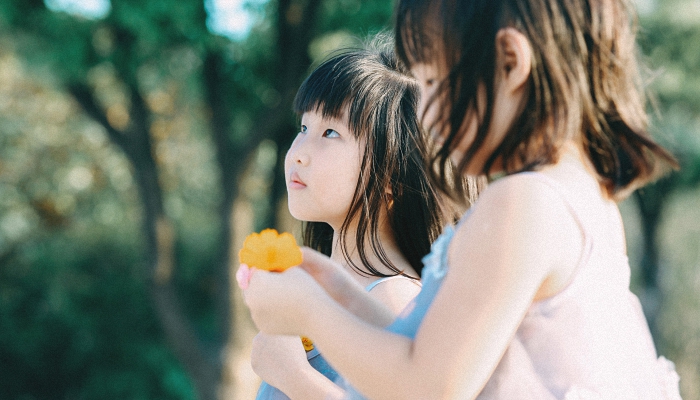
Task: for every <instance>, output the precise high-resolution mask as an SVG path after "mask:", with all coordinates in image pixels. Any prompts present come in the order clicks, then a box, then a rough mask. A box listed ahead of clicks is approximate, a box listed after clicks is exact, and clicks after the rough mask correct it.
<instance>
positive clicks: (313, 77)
mask: <svg viewBox="0 0 700 400" xmlns="http://www.w3.org/2000/svg"><path fill="white" fill-rule="evenodd" d="M405 72H406V70H405V69H404V68H402V67H401V65H400V64H399V63H398V61H397V59H396V57H395V56H394V52H393V49H392V47H391V46H389V45H388V44H381V43H378V42H377V43H375V44H374V45H373V46H372V47H371V48H367V49H361V50H353V51H348V52H344V53H341V54H337V55H335V56H333V57H331V58H330V59H328V60H326V61H324V62H323V63H322V64H320V65H319V66H318V67H317V68H316V69H315V70H314V71H313V72H312V73H311V74H310V75H309V76H308V77H307V78H306V80H305V81H304V83H302V85H301V87H300V88H299V91H298V92H297V95H296V98H295V100H294V111H295V112H296V113H297V114H299V115H302V114H303V113H305V112H319V113H320V114H322V115H323V117H325V118H336V119H341V120H342V119H343V118H344V117H345V116H346V117H347V123H348V127H349V128H350V130H351V131H352V132H353V134H354V135H355V137H357V138H358V139H360V138H363V139H364V140H365V143H366V146H365V149H364V154H363V156H362V164H361V166H360V177H359V179H358V182H357V186H356V189H355V194H354V196H353V199H352V202H351V204H350V208H349V211H348V215H347V216H346V218H345V221H344V222H343V225H342V227H341V228H340V232H339V238H340V247H341V249H342V252H343V256H344V257H345V259H346V260H347V261H348V262H349V263H350V265H351V266H352V267H353V268H354V269H355V270H356V271H358V272H359V273H361V274H363V275H366V276H381V277H385V276H392V275H397V274H403V271H402V270H400V269H398V268H397V267H396V266H395V265H393V264H392V263H391V261H390V260H389V258H388V257H387V255H386V253H385V251H384V248H383V247H382V244H381V242H380V240H379V233H378V232H379V228H380V225H381V222H382V221H380V218H379V217H380V215H381V214H380V212H381V211H382V210H385V212H386V213H387V214H386V215H387V216H388V219H389V223H390V225H391V230H392V232H393V235H394V239H395V241H396V244H397V245H398V247H399V250H400V251H401V253H403V255H404V257H405V258H406V260H407V261H408V263H409V264H410V265H411V267H413V269H414V270H415V271H416V272H417V273H418V274H420V273H421V270H422V268H423V264H422V262H421V258H422V257H423V256H425V255H426V254H427V253H428V252H429V251H430V244H431V243H432V241H433V240H434V239H435V238H436V237H437V235H438V234H439V232H440V230H441V228H442V216H441V212H440V207H439V204H438V199H437V195H436V191H435V190H434V189H433V188H432V186H431V184H430V182H429V177H428V174H427V171H426V167H425V162H424V160H425V154H424V149H425V143H424V136H423V134H422V133H421V129H420V125H419V121H418V117H417V106H418V96H419V93H418V87H417V85H416V83H415V82H414V81H413V80H412V79H411V78H410V77H408V76H407V75H406V73H405ZM354 221H357V233H356V237H355V244H356V247H357V250H358V253H359V256H360V259H361V260H362V265H356V264H354V263H353V262H352V261H351V260H350V257H349V252H348V246H347V240H348V239H347V238H346V233H347V230H348V228H349V226H350V224H351V223H352V222H354ZM303 241H304V245H307V246H309V247H311V248H314V249H316V250H318V251H320V252H322V253H324V254H326V255H330V253H331V250H332V247H333V229H332V228H331V226H330V225H328V224H327V223H323V222H307V223H305V225H304V229H303ZM367 244H369V247H370V249H367ZM368 250H371V251H372V253H374V254H375V255H376V256H377V258H378V259H379V260H380V262H381V263H382V264H383V265H385V266H386V267H388V268H389V269H391V271H393V272H394V273H393V274H392V275H387V274H384V273H382V272H380V271H379V270H378V269H377V268H376V267H375V266H373V265H372V264H371V262H370V261H369V259H368V257H367V252H368Z"/></svg>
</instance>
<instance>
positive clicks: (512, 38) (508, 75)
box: [496, 28, 532, 90]
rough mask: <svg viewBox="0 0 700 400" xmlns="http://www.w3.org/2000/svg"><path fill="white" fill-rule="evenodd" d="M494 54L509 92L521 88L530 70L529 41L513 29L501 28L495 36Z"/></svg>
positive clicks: (530, 54) (530, 50)
mask: <svg viewBox="0 0 700 400" xmlns="http://www.w3.org/2000/svg"><path fill="white" fill-rule="evenodd" d="M496 54H497V60H498V63H497V65H498V68H499V69H500V70H501V72H502V74H503V80H504V83H505V84H507V85H508V87H509V89H511V90H517V89H519V88H520V87H522V86H523V85H524V84H525V83H526V82H527V80H528V78H529V77H530V72H531V68H532V49H531V48H530V41H529V40H528V39H527V38H526V37H525V35H523V34H522V33H521V32H520V31H518V30H517V29H515V28H503V29H501V30H499V31H498V33H497V34H496Z"/></svg>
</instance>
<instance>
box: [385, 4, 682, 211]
mask: <svg viewBox="0 0 700 400" xmlns="http://www.w3.org/2000/svg"><path fill="white" fill-rule="evenodd" d="M396 27H397V28H396V40H397V49H398V55H399V57H400V58H401V59H402V61H403V62H404V63H405V64H406V65H409V66H410V65H415V64H419V63H426V64H430V65H437V66H438V67H440V66H442V67H443V68H445V70H447V71H449V73H448V74H447V78H446V79H445V80H444V82H441V85H440V89H439V94H437V95H436V96H440V100H441V102H442V104H443V108H442V109H443V110H444V111H443V115H441V116H440V117H439V119H438V122H437V123H436V126H435V127H434V128H435V129H438V130H439V131H440V132H442V134H443V135H444V136H445V138H446V139H445V141H444V143H443V145H442V146H441V147H440V148H439V149H437V150H436V151H435V152H434V154H435V156H434V157H433V160H432V161H433V164H434V165H435V166H436V167H437V168H436V170H437V171H438V173H437V176H436V179H437V181H438V183H439V184H440V185H441V186H443V185H444V184H445V182H446V176H445V175H446V170H447V169H446V165H447V164H448V163H449V154H450V152H451V150H452V149H453V148H454V146H455V144H456V143H459V142H460V139H461V138H462V135H463V133H464V132H462V131H460V127H461V126H462V124H463V122H464V119H465V115H467V114H468V112H469V111H470V110H471V109H474V108H476V107H478V106H477V101H476V98H477V87H478V86H480V85H483V87H485V88H486V100H487V101H486V105H485V107H484V109H483V110H479V111H480V112H481V114H480V115H483V118H482V121H480V123H479V128H478V130H477V134H476V137H475V139H474V141H473V142H472V143H471V145H470V146H469V148H467V150H466V153H465V156H464V157H463V159H462V161H461V163H460V165H459V166H458V167H457V168H456V170H457V172H461V171H463V170H464V169H465V168H466V167H467V165H468V164H469V161H470V159H471V158H472V157H473V155H474V154H475V153H476V152H477V151H478V150H479V148H480V147H481V146H482V144H483V143H484V139H485V137H486V135H487V132H488V125H489V122H490V121H491V118H492V112H493V99H494V78H495V69H496V35H497V33H498V32H499V30H500V29H501V28H504V27H512V28H515V29H517V30H518V31H519V32H520V33H521V34H523V35H524V36H525V37H526V38H527V39H528V41H529V44H530V47H531V51H532V60H531V74H530V77H529V81H528V84H527V85H528V87H527V91H526V95H525V98H524V99H523V104H522V110H523V111H522V112H521V113H520V114H519V116H517V117H516V118H515V120H514V121H513V123H512V125H511V127H510V131H509V132H507V134H506V135H505V136H504V139H503V141H502V142H501V143H500V145H499V146H497V147H496V149H495V150H494V151H493V152H492V153H491V155H490V157H489V158H488V159H487V161H486V162H485V164H484V165H483V167H482V172H483V173H485V174H488V172H489V171H490V170H491V169H492V167H494V166H495V165H494V164H495V163H497V162H502V164H503V165H502V167H503V170H504V171H505V172H506V173H512V172H517V171H520V170H529V169H536V168H537V167H539V166H543V165H547V164H551V163H554V162H556V161H557V158H558V155H559V154H558V153H559V150H560V149H561V145H562V143H563V142H564V141H566V140H568V139H571V138H573V139H575V140H580V141H581V142H582V143H583V145H584V149H585V150H586V153H587V155H588V157H589V158H590V160H591V161H592V163H593V165H594V166H595V168H596V170H597V173H598V176H599V179H600V181H601V184H602V186H603V187H604V188H605V190H606V191H607V193H608V194H609V195H610V196H612V197H614V198H621V197H624V196H625V195H626V194H628V193H629V192H630V191H631V190H633V189H635V188H636V187H638V186H640V185H642V184H644V183H646V182H648V181H649V180H651V179H653V178H655V177H656V176H658V174H659V173H660V172H661V171H662V170H664V168H663V167H664V166H668V165H671V166H676V163H675V160H674V159H673V157H672V156H671V155H670V154H669V153H667V152H666V151H665V150H664V149H663V148H661V147H660V146H659V145H657V144H656V143H655V142H654V141H652V139H651V138H650V137H649V135H648V134H647V131H646V129H647V117H646V112H645V105H644V95H643V92H642V89H641V84H640V78H639V73H638V64H637V63H638V62H637V59H636V45H635V19H634V13H633V11H632V8H631V6H630V4H629V2H628V1H625V0H600V1H590V0H503V1H498V0H471V1H465V0H441V1H434V0H401V1H400V2H399V5H398V9H397V19H396ZM579 134H580V135H581V136H580V137H578V136H576V135H579Z"/></svg>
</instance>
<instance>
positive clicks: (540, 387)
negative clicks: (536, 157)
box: [478, 172, 680, 400]
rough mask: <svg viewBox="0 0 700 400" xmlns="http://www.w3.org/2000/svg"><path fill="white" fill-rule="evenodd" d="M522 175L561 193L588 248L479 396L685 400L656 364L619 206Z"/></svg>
mask: <svg viewBox="0 0 700 400" xmlns="http://www.w3.org/2000/svg"><path fill="white" fill-rule="evenodd" d="M516 175H520V177H519V178H518V179H523V178H524V179H533V180H534V181H533V182H532V183H533V185H538V184H539V185H538V186H541V187H542V188H543V190H547V188H551V189H552V190H554V191H555V192H557V193H558V194H559V195H560V197H561V198H562V200H563V201H564V202H565V204H566V205H567V207H568V208H569V209H570V211H571V213H572V215H573V216H574V218H575V219H576V220H577V222H578V224H579V225H580V228H581V231H582V232H583V235H584V242H585V244H584V251H583V254H582V255H581V258H580V261H579V264H578V266H577V267H576V270H575V273H574V275H573V278H572V279H571V281H570V283H569V284H568V286H567V287H566V289H564V290H563V291H562V292H560V293H558V294H557V295H555V296H553V297H551V298H548V299H546V300H544V301H540V302H536V303H534V304H533V305H532V306H531V307H530V309H529V310H528V312H527V315H526V316H525V318H524V319H523V321H522V323H521V325H520V327H519V328H518V330H517V333H516V335H515V338H514V339H513V342H512V343H511V345H510V346H509V348H508V350H507V351H506V354H505V355H504V357H503V358H502V360H501V362H500V363H499V365H498V367H497V369H496V371H495V372H494V374H493V375H492V377H491V379H490V380H489V382H488V383H487V385H486V387H485V388H484V390H483V391H482V393H481V394H480V395H479V397H478V398H479V399H509V400H519V399H538V400H540V399H542V400H546V399H566V400H579V399H580V400H583V399H586V400H588V399H605V400H607V399H615V400H624V399H630V400H632V399H634V400H646V399H648V400H663V399H673V400H677V399H680V394H679V390H678V380H679V378H678V375H677V374H676V372H675V370H674V367H673V364H672V363H671V362H670V361H668V360H666V359H665V358H663V357H661V358H658V359H657V354H656V350H655V348H654V343H653V341H652V338H651V334H650V333H649V328H648V325H647V322H646V319H645V318H644V314H643V313H642V308H641V306H640V303H639V300H638V299H637V297H636V296H635V295H634V294H633V293H631V292H630V290H629V284H630V267H629V263H628V260H627V256H626V249H625V245H624V234H623V233H622V232H623V230H622V220H621V218H620V214H619V210H618V208H617V205H616V204H615V203H613V202H611V201H605V200H603V199H601V198H599V196H596V197H595V198H592V197H591V198H577V197H575V196H573V195H572V194H571V193H568V192H567V191H566V189H565V188H564V187H563V186H561V185H560V184H559V183H558V182H557V181H555V180H553V179H551V178H549V177H547V176H546V175H544V174H541V173H536V172H533V173H524V174H516ZM573 178H574V179H583V180H585V179H586V178H588V177H586V176H583V175H582V176H574V177H573ZM505 179H508V178H505ZM543 184H544V185H543ZM596 184H597V183H596ZM618 232H619V233H618Z"/></svg>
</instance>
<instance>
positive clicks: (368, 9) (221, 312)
mask: <svg viewBox="0 0 700 400" xmlns="http://www.w3.org/2000/svg"><path fill="white" fill-rule="evenodd" d="M636 5H637V7H638V11H639V18H640V35H639V44H640V52H641V54H642V58H643V59H644V60H645V63H646V65H647V68H646V69H645V79H646V85H647V87H648V89H649V91H650V93H652V94H653V96H652V101H650V103H649V110H650V112H651V113H652V122H653V133H654V135H655V136H656V137H657V138H658V140H659V141H660V142H662V143H663V144H665V145H666V146H667V147H668V148H669V149H671V150H672V151H673V152H674V153H675V154H676V155H677V156H678V158H679V159H680V162H681V165H682V169H681V170H680V171H679V172H676V173H673V174H671V175H669V176H668V177H666V178H664V179H662V180H660V181H659V182H657V183H655V184H653V185H650V186H648V187H646V188H644V189H643V190H640V191H638V192H635V193H634V194H633V195H632V196H630V198H629V199H627V200H625V201H624V202H623V203H621V209H622V212H623V218H624V220H625V224H626V230H627V235H628V244H629V255H630V262H631V264H632V268H633V290H634V291H635V292H636V293H637V294H638V295H639V296H640V298H641V299H642V301H643V305H644V308H645V312H646V314H647V317H648V319H649V322H650V325H651V327H652V330H653V333H654V335H655V340H656V345H657V348H658V349H659V351H660V353H661V354H664V355H665V356H666V357H668V358H669V359H671V360H673V361H674V362H675V363H676V366H677V369H678V371H679V373H680V375H681V391H682V394H683V396H684V399H691V400H692V399H700V131H699V130H700V2H698V1H697V0H644V1H642V0H637V1H636ZM392 7H393V3H392V2H391V1H369V0H249V1H248V2H246V3H243V4H238V2H234V1H226V0H218V1H215V0H111V1H110V0H45V1H44V0H2V1H0V399H27V400H29V399H202V400H208V399H249V398H252V396H253V392H254V390H255V388H256V387H257V385H258V383H259V380H258V378H257V377H256V376H255V375H254V374H253V373H252V371H251V369H250V365H249V345H250V339H251V338H252V336H253V335H254V333H255V329H254V327H253V326H252V324H251V323H250V320H249V317H248V315H247V314H246V310H245V308H244V307H243V306H242V305H241V301H240V295H239V293H238V292H237V291H236V288H235V285H232V280H231V276H232V273H231V268H232V266H234V267H235V266H236V264H237V263H236V254H237V251H238V249H239V248H240V244H241V242H242V240H243V238H244V237H245V235H247V234H248V233H249V232H252V231H257V230H260V229H262V228H265V227H277V228H278V229H282V230H287V231H292V232H294V233H298V231H299V226H298V224H296V223H295V222H294V221H293V220H291V218H290V217H289V216H288V214H287V212H286V205H285V186H284V178H283V175H282V164H281V160H282V159H283V157H284V153H285V151H286V149H287V147H288V146H289V144H290V142H291V140H292V139H293V137H294V134H295V132H296V118H295V117H294V115H293V114H292V112H291V101H292V99H293V96H294V93H295V91H296V89H297V87H298V85H299V84H300V83H301V81H302V80H303V78H304V76H305V75H306V74H307V73H308V72H309V67H310V66H311V65H313V63H314V62H316V61H318V60H319V59H321V58H322V57H323V56H324V54H327V53H328V52H329V51H332V50H334V49H337V48H340V47H347V46H353V45H358V43H360V41H361V40H362V39H364V38H367V37H369V36H371V35H373V34H375V33H377V32H379V31H381V30H387V29H391V15H392Z"/></svg>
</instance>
